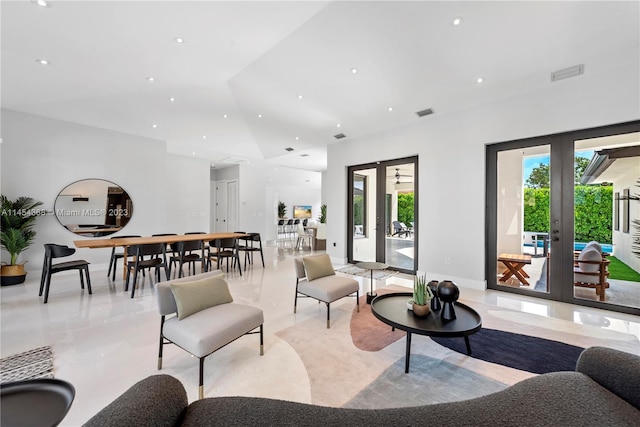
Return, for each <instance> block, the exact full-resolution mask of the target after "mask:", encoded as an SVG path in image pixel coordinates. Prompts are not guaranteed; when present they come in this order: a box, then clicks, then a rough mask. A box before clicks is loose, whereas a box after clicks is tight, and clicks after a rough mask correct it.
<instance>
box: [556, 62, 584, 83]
mask: <svg viewBox="0 0 640 427" xmlns="http://www.w3.org/2000/svg"><path fill="white" fill-rule="evenodd" d="M581 74H584V64H579V65H574V66H573V67H569V68H563V69H562V70H558V71H554V72H553V73H551V81H552V82H557V81H558V80H562V79H568V78H570V77H575V76H579V75H581Z"/></svg>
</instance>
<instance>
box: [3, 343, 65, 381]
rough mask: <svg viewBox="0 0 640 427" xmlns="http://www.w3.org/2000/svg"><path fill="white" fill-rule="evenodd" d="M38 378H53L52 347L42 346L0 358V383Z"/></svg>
mask: <svg viewBox="0 0 640 427" xmlns="http://www.w3.org/2000/svg"><path fill="white" fill-rule="evenodd" d="M36 378H53V352H52V351H51V347H49V346H47V347H40V348H36V349H33V350H29V351H25V352H23V353H19V354H15V355H13V356H9V357H5V358H3V359H0V384H4V383H9V382H14V381H22V380H30V379H36Z"/></svg>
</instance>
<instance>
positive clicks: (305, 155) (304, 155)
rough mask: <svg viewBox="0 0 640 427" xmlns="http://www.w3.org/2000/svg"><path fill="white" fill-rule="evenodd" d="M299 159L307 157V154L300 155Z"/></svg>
mask: <svg viewBox="0 0 640 427" xmlns="http://www.w3.org/2000/svg"><path fill="white" fill-rule="evenodd" d="M300 157H309V155H308V154H300Z"/></svg>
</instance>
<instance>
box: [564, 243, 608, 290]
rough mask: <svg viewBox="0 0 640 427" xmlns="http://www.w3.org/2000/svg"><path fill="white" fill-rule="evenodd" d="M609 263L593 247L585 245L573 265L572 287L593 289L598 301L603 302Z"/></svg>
mask: <svg viewBox="0 0 640 427" xmlns="http://www.w3.org/2000/svg"><path fill="white" fill-rule="evenodd" d="M610 263H611V261H609V260H608V259H606V257H605V256H603V255H602V253H601V252H600V251H599V250H598V248H597V247H596V246H595V245H591V244H587V246H585V247H584V249H583V250H582V251H580V254H579V255H578V258H577V259H576V261H575V263H574V267H573V280H574V285H575V286H579V287H583V288H591V289H595V290H596V295H598V297H599V299H600V301H604V300H605V290H606V289H607V288H608V287H609V282H608V281H607V278H608V277H609V271H608V266H609V264H610Z"/></svg>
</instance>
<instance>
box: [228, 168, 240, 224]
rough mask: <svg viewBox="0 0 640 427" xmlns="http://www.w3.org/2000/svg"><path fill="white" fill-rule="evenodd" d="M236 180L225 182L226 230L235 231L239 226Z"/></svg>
mask: <svg viewBox="0 0 640 427" xmlns="http://www.w3.org/2000/svg"><path fill="white" fill-rule="evenodd" d="M238 209H239V206H238V181H237V180H233V181H228V182H227V231H237V230H238V227H239V223H240V221H239V216H240V215H239V211H238Z"/></svg>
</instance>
